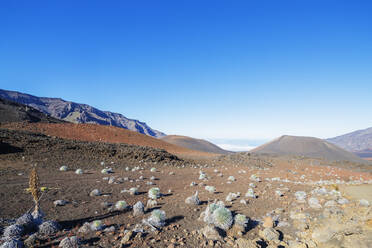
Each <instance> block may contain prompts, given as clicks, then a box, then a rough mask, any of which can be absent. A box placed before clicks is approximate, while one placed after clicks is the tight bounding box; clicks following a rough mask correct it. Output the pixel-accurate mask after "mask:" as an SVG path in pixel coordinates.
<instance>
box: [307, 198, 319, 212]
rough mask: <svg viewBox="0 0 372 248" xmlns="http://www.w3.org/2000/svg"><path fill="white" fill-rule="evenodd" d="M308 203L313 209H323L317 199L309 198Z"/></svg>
mask: <svg viewBox="0 0 372 248" xmlns="http://www.w3.org/2000/svg"><path fill="white" fill-rule="evenodd" d="M307 202H308V204H309V206H310V207H311V208H314V209H320V208H322V205H320V204H319V200H318V199H317V198H315V197H311V198H309V200H308V201H307Z"/></svg>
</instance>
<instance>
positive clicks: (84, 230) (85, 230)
mask: <svg viewBox="0 0 372 248" xmlns="http://www.w3.org/2000/svg"><path fill="white" fill-rule="evenodd" d="M90 231H91V228H90V224H89V223H88V222H85V223H84V224H83V225H82V226H81V227H80V228H79V230H78V232H80V233H88V232H90Z"/></svg>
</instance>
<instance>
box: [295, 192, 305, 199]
mask: <svg viewBox="0 0 372 248" xmlns="http://www.w3.org/2000/svg"><path fill="white" fill-rule="evenodd" d="M295 197H296V199H297V201H299V202H305V199H306V192H305V191H297V192H296V193H295Z"/></svg>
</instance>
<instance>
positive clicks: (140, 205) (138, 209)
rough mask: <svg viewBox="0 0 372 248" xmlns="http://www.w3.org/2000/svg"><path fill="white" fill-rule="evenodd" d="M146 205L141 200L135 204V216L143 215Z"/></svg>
mask: <svg viewBox="0 0 372 248" xmlns="http://www.w3.org/2000/svg"><path fill="white" fill-rule="evenodd" d="M144 208H145V206H144V205H143V203H142V202H141V201H138V202H137V203H136V204H134V205H133V216H141V215H143V214H144V213H145V210H144Z"/></svg>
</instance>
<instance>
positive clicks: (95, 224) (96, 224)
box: [90, 220, 103, 231]
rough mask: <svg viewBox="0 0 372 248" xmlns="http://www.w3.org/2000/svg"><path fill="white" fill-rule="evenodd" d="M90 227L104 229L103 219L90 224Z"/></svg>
mask: <svg viewBox="0 0 372 248" xmlns="http://www.w3.org/2000/svg"><path fill="white" fill-rule="evenodd" d="M90 229H92V231H100V230H102V229H103V224H102V221H100V220H95V221H93V222H92V223H91V224H90Z"/></svg>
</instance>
